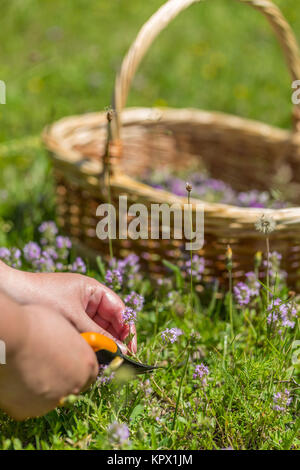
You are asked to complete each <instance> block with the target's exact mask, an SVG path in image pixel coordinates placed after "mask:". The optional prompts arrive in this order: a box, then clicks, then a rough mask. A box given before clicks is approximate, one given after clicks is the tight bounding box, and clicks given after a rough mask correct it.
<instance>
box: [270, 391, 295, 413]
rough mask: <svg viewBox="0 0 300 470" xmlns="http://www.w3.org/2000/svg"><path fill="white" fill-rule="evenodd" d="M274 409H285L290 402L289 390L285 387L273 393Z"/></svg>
mask: <svg viewBox="0 0 300 470" xmlns="http://www.w3.org/2000/svg"><path fill="white" fill-rule="evenodd" d="M273 402H274V406H273V408H274V410H276V411H283V412H284V411H286V410H287V407H288V406H289V405H290V404H291V402H292V398H291V397H290V391H289V390H287V389H285V391H284V392H277V393H274V395H273Z"/></svg>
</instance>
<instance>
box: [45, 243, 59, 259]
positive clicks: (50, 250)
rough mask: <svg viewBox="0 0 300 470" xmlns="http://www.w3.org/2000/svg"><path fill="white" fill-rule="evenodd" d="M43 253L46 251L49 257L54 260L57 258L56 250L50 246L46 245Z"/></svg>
mask: <svg viewBox="0 0 300 470" xmlns="http://www.w3.org/2000/svg"><path fill="white" fill-rule="evenodd" d="M44 253H47V255H49V256H50V258H52V259H54V260H56V259H57V258H58V254H57V252H56V251H55V249H54V248H52V247H51V246H47V247H46V248H45V249H44Z"/></svg>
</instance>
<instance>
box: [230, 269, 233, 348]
mask: <svg viewBox="0 0 300 470" xmlns="http://www.w3.org/2000/svg"><path fill="white" fill-rule="evenodd" d="M229 319H230V326H231V339H233V337H234V330H233V315H232V270H230V271H229Z"/></svg>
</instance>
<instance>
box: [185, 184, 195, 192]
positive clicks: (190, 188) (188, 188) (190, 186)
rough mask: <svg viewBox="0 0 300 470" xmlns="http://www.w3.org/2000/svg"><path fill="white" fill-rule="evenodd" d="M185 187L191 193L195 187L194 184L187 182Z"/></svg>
mask: <svg viewBox="0 0 300 470" xmlns="http://www.w3.org/2000/svg"><path fill="white" fill-rule="evenodd" d="M185 189H186V190H187V192H188V193H190V192H191V191H192V189H193V186H192V185H191V184H190V183H186V185H185Z"/></svg>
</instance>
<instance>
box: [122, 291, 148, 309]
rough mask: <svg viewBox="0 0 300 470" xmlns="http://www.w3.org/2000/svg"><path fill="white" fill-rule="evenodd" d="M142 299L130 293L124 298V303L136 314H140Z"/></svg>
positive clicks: (140, 296)
mask: <svg viewBox="0 0 300 470" xmlns="http://www.w3.org/2000/svg"><path fill="white" fill-rule="evenodd" d="M144 300H145V299H144V297H143V296H142V295H140V294H137V293H136V292H134V291H132V292H130V294H128V295H126V297H125V298H124V303H125V305H126V306H127V307H130V308H132V309H133V310H135V311H136V312H140V311H141V310H142V308H143V305H144Z"/></svg>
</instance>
